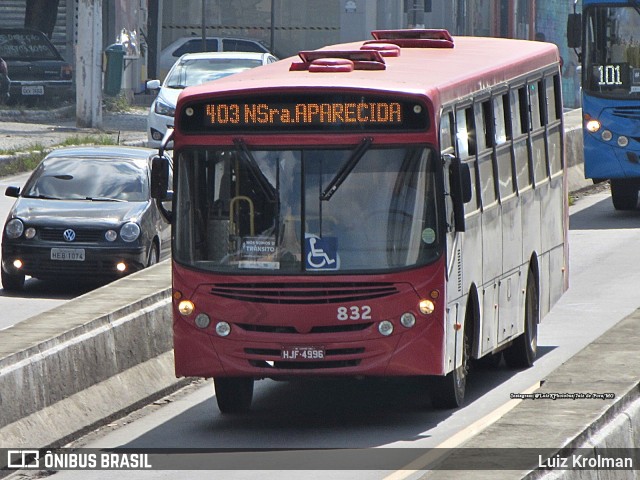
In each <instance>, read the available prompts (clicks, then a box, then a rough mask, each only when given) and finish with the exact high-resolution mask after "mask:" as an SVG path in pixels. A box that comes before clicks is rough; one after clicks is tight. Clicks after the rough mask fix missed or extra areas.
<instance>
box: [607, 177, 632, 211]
mask: <svg viewBox="0 0 640 480" xmlns="http://www.w3.org/2000/svg"><path fill="white" fill-rule="evenodd" d="M611 200H612V201H613V207H614V208H615V209H616V210H633V209H635V208H636V206H637V205H638V184H637V183H636V182H630V181H628V180H611Z"/></svg>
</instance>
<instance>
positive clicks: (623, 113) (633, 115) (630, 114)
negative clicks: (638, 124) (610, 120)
mask: <svg viewBox="0 0 640 480" xmlns="http://www.w3.org/2000/svg"><path fill="white" fill-rule="evenodd" d="M613 116H614V117H621V118H630V119H632V120H640V107H615V108H614V109H613Z"/></svg>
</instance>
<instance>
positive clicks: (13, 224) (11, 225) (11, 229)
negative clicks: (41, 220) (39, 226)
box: [4, 218, 24, 238]
mask: <svg viewBox="0 0 640 480" xmlns="http://www.w3.org/2000/svg"><path fill="white" fill-rule="evenodd" d="M22 232H24V223H22V220H20V219H19V218H13V219H11V220H9V221H8V222H7V224H6V225H5V227H4V233H5V234H6V235H7V238H18V237H20V236H21V235H22Z"/></svg>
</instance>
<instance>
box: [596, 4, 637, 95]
mask: <svg viewBox="0 0 640 480" xmlns="http://www.w3.org/2000/svg"><path fill="white" fill-rule="evenodd" d="M639 32H640V8H639V7H636V6H615V7H609V6H607V7H605V6H596V7H591V8H589V9H588V10H587V12H586V43H585V51H584V59H585V78H584V89H585V90H586V91H588V92H590V93H595V94H598V95H599V96H607V97H627V98H628V96H629V95H631V96H632V97H640V33H639Z"/></svg>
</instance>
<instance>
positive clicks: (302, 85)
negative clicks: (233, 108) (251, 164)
mask: <svg viewBox="0 0 640 480" xmlns="http://www.w3.org/2000/svg"><path fill="white" fill-rule="evenodd" d="M453 40H454V47H453V48H402V49H401V53H400V55H399V56H397V57H394V56H387V57H385V58H384V62H385V64H386V68H385V69H363V70H358V69H354V70H353V71H348V72H347V71H345V72H341V71H337V72H336V71H321V72H317V71H312V72H309V71H308V70H297V69H294V70H291V65H292V63H299V62H301V58H300V57H299V56H295V57H290V58H287V59H284V60H282V61H280V62H277V63H274V64H271V65H266V66H263V67H258V68H257V69H251V70H248V71H245V72H242V73H239V74H235V75H232V76H229V77H226V78H222V79H220V80H216V81H215V82H214V83H208V84H203V85H200V86H196V87H190V88H188V89H186V90H185V91H184V93H183V95H182V96H181V98H183V97H184V95H186V94H190V95H197V96H198V97H200V96H201V95H202V96H209V95H211V93H212V91H213V92H216V94H218V93H219V94H228V95H233V94H235V93H237V92H239V91H242V92H243V93H246V92H247V90H254V91H256V92H258V91H259V92H262V93H264V92H266V91H269V90H271V89H284V90H292V89H300V90H307V89H310V88H312V89H315V88H338V89H354V90H369V89H380V90H381V91H387V92H397V93H399V94H402V93H406V94H419V95H426V96H428V97H430V98H432V99H434V100H436V101H437V99H438V98H439V102H440V103H441V104H445V103H447V102H449V101H452V100H455V99H458V98H462V97H465V96H467V95H469V94H472V93H473V92H475V91H477V90H479V89H483V88H486V87H490V86H493V85H496V86H498V85H500V84H501V83H504V82H506V81H508V80H512V79H514V78H517V77H519V76H521V75H524V74H525V73H526V72H529V71H531V70H534V69H538V68H544V67H547V66H552V65H553V64H555V63H557V62H558V61H559V54H558V49H557V47H556V46H555V45H553V44H551V43H546V42H534V41H526V40H513V39H503V38H489V37H454V39H453ZM363 44H364V42H354V43H348V44H341V45H332V46H328V47H324V48H323V49H320V50H333V51H336V50H341V51H357V50H359V49H360V48H361V47H362V45H363ZM214 87H215V88H214Z"/></svg>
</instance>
